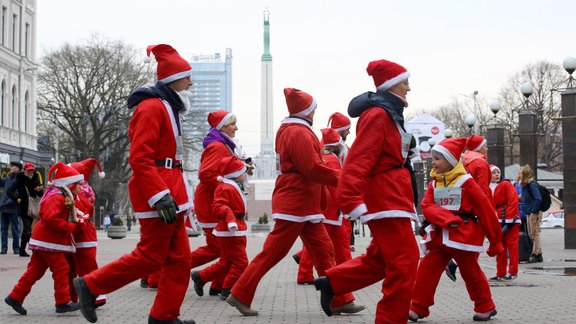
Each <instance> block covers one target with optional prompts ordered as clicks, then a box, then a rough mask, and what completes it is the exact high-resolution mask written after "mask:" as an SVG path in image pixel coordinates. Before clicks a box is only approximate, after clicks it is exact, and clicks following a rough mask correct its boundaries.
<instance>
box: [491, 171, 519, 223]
mask: <svg viewBox="0 0 576 324" xmlns="http://www.w3.org/2000/svg"><path fill="white" fill-rule="evenodd" d="M494 204H495V205H496V215H498V217H499V219H500V223H506V224H513V223H515V224H520V223H521V222H522V221H521V219H520V214H519V210H518V193H517V192H516V188H514V185H513V184H512V183H511V182H510V181H507V180H504V181H500V182H499V183H498V184H496V187H495V188H494Z"/></svg>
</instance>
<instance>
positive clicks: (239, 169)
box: [218, 156, 246, 181]
mask: <svg viewBox="0 0 576 324" xmlns="http://www.w3.org/2000/svg"><path fill="white" fill-rule="evenodd" d="M245 172H246V164H244V162H242V161H241V160H240V159H239V158H237V157H235V156H227V157H224V158H222V160H220V174H221V175H222V176H219V177H218V181H222V180H223V179H222V178H226V179H234V178H238V177H239V176H241V175H242V174H243V173H245Z"/></svg>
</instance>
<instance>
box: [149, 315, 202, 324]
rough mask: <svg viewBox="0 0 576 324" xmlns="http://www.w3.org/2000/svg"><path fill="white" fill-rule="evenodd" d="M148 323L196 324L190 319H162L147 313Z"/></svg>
mask: <svg viewBox="0 0 576 324" xmlns="http://www.w3.org/2000/svg"><path fill="white" fill-rule="evenodd" d="M148 324H196V322H195V321H194V320H192V319H191V320H188V321H183V320H181V319H175V320H167V321H162V320H157V319H155V318H154V317H152V316H150V315H148Z"/></svg>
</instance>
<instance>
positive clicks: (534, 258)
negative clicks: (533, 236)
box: [528, 254, 538, 263]
mask: <svg viewBox="0 0 576 324" xmlns="http://www.w3.org/2000/svg"><path fill="white" fill-rule="evenodd" d="M536 262H538V256H537V255H535V254H532V255H530V257H529V258H528V263H536Z"/></svg>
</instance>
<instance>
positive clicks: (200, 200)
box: [191, 110, 252, 296]
mask: <svg viewBox="0 0 576 324" xmlns="http://www.w3.org/2000/svg"><path fill="white" fill-rule="evenodd" d="M236 121H237V118H236V116H235V115H234V114H232V113H231V112H228V111H225V110H217V111H213V112H211V113H210V114H208V124H210V127H211V128H210V132H209V133H208V135H206V137H204V140H203V142H202V146H203V147H204V152H202V156H201V157H200V170H199V171H198V178H199V179H200V183H199V184H198V187H196V191H195V192H194V207H195V210H196V217H197V219H198V225H200V227H202V230H203V231H204V234H205V236H206V245H204V246H201V247H199V248H197V249H196V250H194V251H192V254H191V256H192V268H191V269H194V268H196V267H199V266H201V265H203V264H206V263H208V262H211V261H213V260H215V259H217V258H219V257H222V254H221V249H220V244H219V240H218V239H217V238H216V236H214V234H213V233H212V232H213V230H214V228H215V227H216V225H217V224H218V222H219V221H220V219H219V217H218V216H216V214H215V213H214V211H213V210H212V203H213V201H214V192H215V191H216V187H218V184H219V182H218V180H217V178H218V176H219V174H220V162H221V161H222V158H224V157H228V156H236V157H238V158H240V159H244V158H246V157H244V156H243V152H242V150H241V147H240V146H239V143H238V142H237V141H235V139H234V137H235V135H236V131H237V130H238V126H236ZM251 168H252V167H251V166H250V169H251ZM222 262H224V263H225V262H226V261H225V260H222ZM223 280H224V277H223V276H220V277H217V278H214V280H213V281H212V284H211V287H210V291H209V294H210V295H211V296H214V295H218V294H220V293H221V291H222V282H223Z"/></svg>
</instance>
